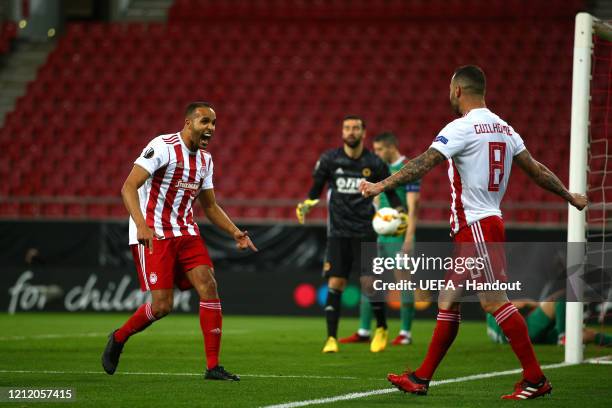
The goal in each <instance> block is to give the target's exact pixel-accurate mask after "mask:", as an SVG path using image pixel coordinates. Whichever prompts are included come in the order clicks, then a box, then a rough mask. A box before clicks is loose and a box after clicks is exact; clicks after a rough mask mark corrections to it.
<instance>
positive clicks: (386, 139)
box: [374, 132, 399, 147]
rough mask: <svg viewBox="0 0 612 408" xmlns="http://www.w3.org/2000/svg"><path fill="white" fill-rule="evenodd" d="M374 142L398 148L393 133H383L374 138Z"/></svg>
mask: <svg viewBox="0 0 612 408" xmlns="http://www.w3.org/2000/svg"><path fill="white" fill-rule="evenodd" d="M374 142H375V143H376V142H378V143H384V144H387V145H392V146H395V147H398V145H399V144H398V143H397V137H395V135H394V134H393V132H383V133H381V134H379V135H376V136H374Z"/></svg>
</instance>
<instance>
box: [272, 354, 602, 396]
mask: <svg viewBox="0 0 612 408" xmlns="http://www.w3.org/2000/svg"><path fill="white" fill-rule="evenodd" d="M592 360H594V359H589V360H586V361H585V362H591V361H592ZM571 365H574V364H570V363H556V364H548V365H543V366H542V369H545V370H552V369H554V368H561V367H568V366H571ZM522 371H523V370H522V369H521V368H517V369H514V370H506V371H493V372H490V373H483V374H474V375H468V376H465V377H457V378H449V379H447V380H439V381H432V382H430V383H429V386H430V387H432V386H436V385H442V384H450V383H457V382H464V381H472V380H480V379H483V378H491V377H500V376H504V375H510V374H518V373H521V372H522ZM392 392H399V391H398V390H397V389H396V388H383V389H379V390H372V391H364V392H352V393H350V394H343V395H337V396H335V397H327V398H317V399H312V400H304V401H294V402H286V403H282V404H276V405H266V406H265V407H262V408H296V407H305V406H308V405H319V404H329V403H332V402H338V401H346V400H354V399H359V398H366V397H371V396H374V395H383V394H390V393H392Z"/></svg>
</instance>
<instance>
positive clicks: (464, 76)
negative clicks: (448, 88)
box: [453, 65, 487, 96]
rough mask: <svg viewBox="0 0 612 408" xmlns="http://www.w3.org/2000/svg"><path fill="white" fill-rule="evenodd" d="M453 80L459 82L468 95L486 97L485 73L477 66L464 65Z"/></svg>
mask: <svg viewBox="0 0 612 408" xmlns="http://www.w3.org/2000/svg"><path fill="white" fill-rule="evenodd" d="M453 80H454V81H457V82H458V83H459V84H460V85H461V88H462V89H463V90H464V91H466V92H467V93H471V94H473V95H481V96H484V94H485V92H486V89H487V78H486V77H485V73H484V71H483V70H482V69H481V68H480V67H478V66H476V65H464V66H462V67H459V68H457V69H456V70H455V73H454V74H453Z"/></svg>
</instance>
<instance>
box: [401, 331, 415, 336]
mask: <svg viewBox="0 0 612 408" xmlns="http://www.w3.org/2000/svg"><path fill="white" fill-rule="evenodd" d="M399 335H400V336H406V337H411V336H412V333H410V332H409V331H407V330H400V332H399Z"/></svg>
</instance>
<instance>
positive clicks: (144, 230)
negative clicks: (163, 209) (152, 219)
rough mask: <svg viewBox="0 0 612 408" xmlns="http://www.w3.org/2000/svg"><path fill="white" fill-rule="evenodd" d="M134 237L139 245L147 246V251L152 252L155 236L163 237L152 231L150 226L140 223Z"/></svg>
mask: <svg viewBox="0 0 612 408" xmlns="http://www.w3.org/2000/svg"><path fill="white" fill-rule="evenodd" d="M136 238H137V239H138V242H139V243H140V244H141V245H145V246H146V247H147V248H149V253H150V254H152V253H153V240H154V239H155V238H157V239H162V238H163V237H161V236H159V235H157V234H156V233H154V232H153V231H152V230H151V228H149V226H147V225H142V226H139V227H138V230H137V232H136Z"/></svg>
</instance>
